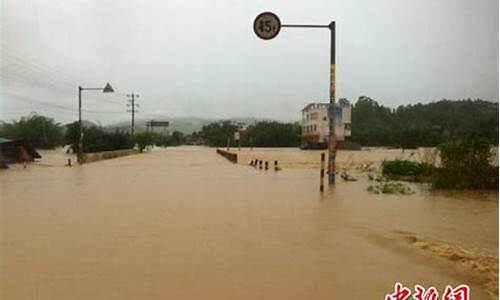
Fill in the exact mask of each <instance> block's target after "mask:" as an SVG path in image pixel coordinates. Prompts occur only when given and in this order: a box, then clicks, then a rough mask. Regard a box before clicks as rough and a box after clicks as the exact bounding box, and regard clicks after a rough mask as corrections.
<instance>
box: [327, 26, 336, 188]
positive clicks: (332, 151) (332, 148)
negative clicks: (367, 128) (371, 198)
mask: <svg viewBox="0 0 500 300" xmlns="http://www.w3.org/2000/svg"><path fill="white" fill-rule="evenodd" d="M329 27H330V34H331V37H330V39H331V40H330V43H331V48H330V51H331V52H330V108H331V111H332V114H331V116H330V118H329V123H330V124H329V125H330V142H329V143H328V184H330V185H333V184H335V160H336V158H337V137H336V135H335V127H336V123H335V121H336V120H335V118H336V111H337V110H336V107H335V22H331V23H330V26H329Z"/></svg>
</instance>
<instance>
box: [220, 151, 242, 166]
mask: <svg viewBox="0 0 500 300" xmlns="http://www.w3.org/2000/svg"><path fill="white" fill-rule="evenodd" d="M217 153H218V154H220V155H222V156H224V157H225V158H227V159H228V160H229V161H231V162H233V163H238V154H236V153H231V152H227V151H224V150H221V149H217Z"/></svg>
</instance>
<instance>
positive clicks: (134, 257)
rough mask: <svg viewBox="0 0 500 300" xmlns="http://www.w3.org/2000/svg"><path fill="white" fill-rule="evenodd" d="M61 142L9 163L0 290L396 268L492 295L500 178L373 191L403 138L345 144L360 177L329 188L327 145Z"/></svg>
mask: <svg viewBox="0 0 500 300" xmlns="http://www.w3.org/2000/svg"><path fill="white" fill-rule="evenodd" d="M62 153H63V152H61V151H53V152H43V153H42V156H44V158H43V159H42V161H41V162H39V163H37V164H32V165H29V166H28V167H27V168H26V169H24V168H22V166H13V167H12V168H11V169H10V170H6V171H2V172H0V188H1V190H0V192H1V193H0V196H1V201H0V205H1V206H0V209H1V214H0V217H1V222H0V226H1V236H0V237H1V240H0V251H1V257H2V260H1V266H0V267H1V270H2V271H1V273H0V276H1V277H0V280H1V283H2V285H1V291H2V296H3V299H384V297H385V295H386V294H387V293H389V292H392V291H393V289H394V283H395V282H396V281H400V282H402V283H403V284H404V285H406V286H408V287H413V286H414V285H415V284H420V285H423V286H426V287H428V286H431V285H432V286H435V287H436V288H437V289H438V291H439V292H440V294H442V292H443V290H444V288H445V287H446V285H452V286H456V285H459V284H462V283H465V284H468V285H469V286H470V287H471V293H472V294H471V299H498V289H497V286H498V193H497V192H437V191H432V190H431V189H429V188H428V187H427V186H425V185H417V184H411V185H410V187H411V188H412V189H413V190H414V191H415V193H414V194H412V195H376V194H371V193H369V192H368V191H366V189H367V187H368V186H369V185H370V184H372V182H370V181H369V180H368V179H367V172H366V170H368V169H370V168H376V166H377V164H378V163H379V162H380V160H381V159H383V158H393V157H397V156H398V155H403V154H401V151H399V150H381V149H373V150H371V151H357V152H356V151H351V152H347V151H346V152H342V151H341V152H339V155H338V158H339V168H345V169H347V170H349V172H351V173H352V175H353V176H355V177H356V178H358V181H357V182H344V181H342V180H341V179H340V178H339V179H338V183H337V185H336V187H335V188H332V189H328V188H327V189H326V191H325V193H324V194H321V193H319V168H318V167H319V157H320V152H319V151H300V150H298V149H254V150H253V151H250V150H249V149H242V151H241V152H240V157H239V163H238V164H232V163H230V162H228V161H227V160H226V159H225V158H223V157H221V156H219V155H217V154H216V153H215V149H210V148H203V147H179V148H168V149H154V150H152V151H151V152H148V153H144V154H139V155H133V156H128V157H122V158H116V159H112V160H107V161H101V162H96V163H91V164H87V165H84V166H73V167H65V166H64V163H66V160H67V156H66V155H65V154H62ZM404 155H407V156H408V157H410V156H411V157H413V158H414V157H418V158H419V159H422V157H423V154H411V153H405V154H404ZM254 158H258V159H264V160H269V161H270V162H271V161H274V160H278V162H279V165H280V166H281V167H282V168H283V169H282V170H281V171H279V172H274V171H272V170H269V171H267V172H266V171H264V170H258V169H255V168H253V167H250V166H248V165H247V163H248V162H249V161H250V160H251V159H254ZM271 165H272V164H271Z"/></svg>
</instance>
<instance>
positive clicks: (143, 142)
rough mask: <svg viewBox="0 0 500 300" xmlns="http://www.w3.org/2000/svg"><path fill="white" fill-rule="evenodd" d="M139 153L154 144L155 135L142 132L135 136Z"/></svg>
mask: <svg viewBox="0 0 500 300" xmlns="http://www.w3.org/2000/svg"><path fill="white" fill-rule="evenodd" d="M134 138H135V142H136V143H137V147H138V148H139V152H142V151H144V149H145V148H146V147H147V146H152V145H153V142H154V135H153V133H151V132H141V133H138V134H136V135H135V136H134Z"/></svg>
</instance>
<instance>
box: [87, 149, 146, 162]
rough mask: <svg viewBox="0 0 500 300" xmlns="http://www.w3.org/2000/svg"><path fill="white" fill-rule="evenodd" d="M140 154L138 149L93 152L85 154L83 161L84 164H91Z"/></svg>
mask: <svg viewBox="0 0 500 300" xmlns="http://www.w3.org/2000/svg"><path fill="white" fill-rule="evenodd" d="M137 153H139V151H138V150H136V149H124V150H114V151H104V152H93V153H83V157H82V161H83V163H84V164H85V163H90V162H94V161H99V160H103V159H110V158H115V157H120V156H126V155H131V154H137Z"/></svg>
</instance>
